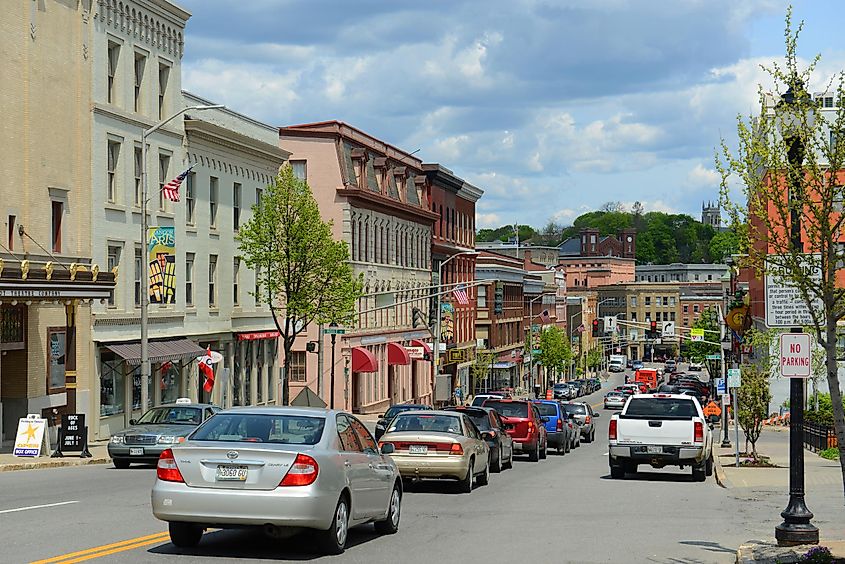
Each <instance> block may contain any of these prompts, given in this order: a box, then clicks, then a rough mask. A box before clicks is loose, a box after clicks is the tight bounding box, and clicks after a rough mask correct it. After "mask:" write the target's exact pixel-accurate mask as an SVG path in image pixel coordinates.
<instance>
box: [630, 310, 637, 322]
mask: <svg viewBox="0 0 845 564" xmlns="http://www.w3.org/2000/svg"><path fill="white" fill-rule="evenodd" d="M636 320H637V312H636V311H632V312H631V321H636Z"/></svg>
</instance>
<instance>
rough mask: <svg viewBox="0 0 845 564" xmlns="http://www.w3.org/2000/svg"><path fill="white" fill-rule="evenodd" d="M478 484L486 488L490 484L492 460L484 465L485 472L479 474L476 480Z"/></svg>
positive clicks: (488, 460)
mask: <svg viewBox="0 0 845 564" xmlns="http://www.w3.org/2000/svg"><path fill="white" fill-rule="evenodd" d="M475 481H476V483H477V484H478V485H479V486H486V485H487V484H489V483H490V459H489V458H488V459H487V464H485V465H484V472H482V473H481V474H479V475H478V476H477V477H476V478H475Z"/></svg>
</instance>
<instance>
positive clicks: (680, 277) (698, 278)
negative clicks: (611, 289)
mask: <svg viewBox="0 0 845 564" xmlns="http://www.w3.org/2000/svg"><path fill="white" fill-rule="evenodd" d="M727 271H728V266H727V265H726V264H685V263H680V262H674V263H672V264H644V265H637V268H636V280H637V282H718V281H719V279H721V278H722V276H723V275H724V274H725V272H727Z"/></svg>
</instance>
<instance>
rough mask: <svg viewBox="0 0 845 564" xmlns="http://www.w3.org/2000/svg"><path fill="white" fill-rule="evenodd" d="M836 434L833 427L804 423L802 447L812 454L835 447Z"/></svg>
mask: <svg viewBox="0 0 845 564" xmlns="http://www.w3.org/2000/svg"><path fill="white" fill-rule="evenodd" d="M836 444H837V442H836V433H835V432H834V430H833V427H830V426H828V425H819V424H817V423H811V422H810V421H804V446H805V447H806V448H808V449H810V450H812V451H814V452H818V451H821V450H825V449H828V448H832V447H835V446H836Z"/></svg>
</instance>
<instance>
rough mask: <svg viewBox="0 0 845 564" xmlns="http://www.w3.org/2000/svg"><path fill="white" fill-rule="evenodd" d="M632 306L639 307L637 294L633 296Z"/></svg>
mask: <svg viewBox="0 0 845 564" xmlns="http://www.w3.org/2000/svg"><path fill="white" fill-rule="evenodd" d="M631 307H637V296H631Z"/></svg>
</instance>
